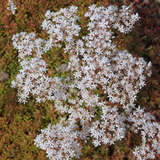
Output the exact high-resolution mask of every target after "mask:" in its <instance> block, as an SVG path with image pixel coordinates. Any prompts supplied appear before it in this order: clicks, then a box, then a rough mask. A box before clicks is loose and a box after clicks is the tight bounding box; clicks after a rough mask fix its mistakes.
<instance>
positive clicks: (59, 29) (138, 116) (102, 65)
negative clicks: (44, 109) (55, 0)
mask: <svg viewBox="0 0 160 160" xmlns="http://www.w3.org/2000/svg"><path fill="white" fill-rule="evenodd" d="M77 11H78V8H77V7H75V6H71V7H69V8H64V9H60V11H59V12H51V11H47V12H46V14H45V17H46V19H45V20H44V21H43V23H42V28H43V30H45V31H46V32H47V33H48V35H49V38H48V40H43V39H41V38H38V39H36V36H35V33H30V34H27V33H25V32H22V33H19V34H16V35H14V36H13V38H12V40H13V46H14V48H16V49H18V52H19V56H18V58H19V62H20V65H21V69H20V70H19V73H18V74H17V76H16V79H15V80H14V81H12V87H15V88H18V96H19V102H22V103H25V102H27V99H28V98H29V97H30V95H33V96H34V97H35V98H36V101H37V102H44V101H46V100H50V101H53V102H54V107H55V109H56V110H57V111H58V112H60V114H61V115H62V116H63V118H62V120H61V121H60V122H59V123H57V124H56V125H51V124H49V126H48V128H46V129H43V130H41V134H39V135H38V136H37V137H36V139H35V145H36V146H38V147H40V148H41V149H43V150H46V153H47V156H48V157H49V158H50V159H52V160H53V159H54V160H55V159H56V160H62V159H70V158H72V157H76V158H79V156H80V154H81V149H82V146H81V141H82V140H84V141H85V142H87V140H88V139H89V138H91V139H92V142H93V145H94V146H95V147H97V146H100V145H101V144H110V145H111V144H114V143H115V142H116V141H118V140H121V139H123V138H124V137H125V132H126V127H127V125H128V123H127V124H126V123H125V122H126V121H128V122H129V123H131V124H132V128H131V129H132V130H133V131H134V132H137V131H141V135H142V139H143V140H142V146H140V147H137V148H136V149H135V150H134V155H135V156H136V157H137V158H138V159H139V160H141V159H144V157H145V156H146V157H145V158H146V159H149V158H150V159H153V158H154V155H155V153H156V152H158V153H159V146H158V141H159V138H160V137H159V135H157V133H158V131H159V127H160V125H159V124H158V123H156V122H154V123H152V119H153V117H152V116H151V115H150V114H148V113H144V111H142V112H139V111H141V109H139V110H138V109H137V108H136V107H135V104H134V103H135V100H136V95H137V93H138V92H139V90H140V89H141V88H142V87H144V86H145V81H146V78H147V77H150V76H151V62H149V63H147V62H145V61H144V59H143V58H136V57H133V56H132V55H131V54H129V53H128V51H127V50H124V51H120V50H118V49H117V48H116V45H115V44H114V43H113V39H114V38H115V37H114V36H113V35H114V34H113V33H114V32H113V31H114V30H113V29H117V30H118V31H120V32H121V33H124V34H127V33H129V32H130V31H131V30H132V28H133V26H134V24H135V23H136V21H137V20H138V19H139V16H138V14H137V13H136V14H134V12H133V10H132V9H131V8H130V7H127V6H122V8H120V9H119V8H118V7H116V6H114V5H111V6H108V7H107V8H105V7H97V6H96V5H92V6H90V7H89V9H88V11H87V13H86V14H85V17H86V18H88V19H89V23H88V35H85V36H83V37H80V36H79V32H80V30H81V28H80V26H79V25H78V23H77V21H80V19H79V17H78V16H77ZM63 43H64V44H65V45H62V44H63ZM52 47H63V50H64V53H65V54H67V55H68V63H67V64H62V65H61V66H60V67H58V68H56V69H57V71H59V72H60V73H67V75H68V76H66V77H63V76H55V75H53V77H49V76H47V64H46V63H45V61H44V60H43V59H42V55H43V54H44V53H45V52H47V50H49V49H51V48H52ZM122 110H123V112H122ZM119 111H120V112H119ZM124 113H125V114H124ZM148 115H149V117H150V118H148ZM144 121H147V123H146V124H145V123H144ZM151 130H152V131H151ZM146 137H147V138H146Z"/></svg>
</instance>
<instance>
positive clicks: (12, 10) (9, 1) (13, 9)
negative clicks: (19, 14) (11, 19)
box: [7, 0, 17, 14]
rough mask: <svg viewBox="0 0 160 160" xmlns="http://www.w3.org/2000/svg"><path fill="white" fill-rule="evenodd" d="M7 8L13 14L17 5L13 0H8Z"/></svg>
mask: <svg viewBox="0 0 160 160" xmlns="http://www.w3.org/2000/svg"><path fill="white" fill-rule="evenodd" d="M7 9H8V10H10V11H11V12H12V14H15V12H16V9H17V7H16V5H15V4H14V2H13V0H8V7H7Z"/></svg>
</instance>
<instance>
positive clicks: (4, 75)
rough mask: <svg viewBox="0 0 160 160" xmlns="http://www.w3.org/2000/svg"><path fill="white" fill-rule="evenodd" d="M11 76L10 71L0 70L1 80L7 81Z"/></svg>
mask: <svg viewBox="0 0 160 160" xmlns="http://www.w3.org/2000/svg"><path fill="white" fill-rule="evenodd" d="M8 77H9V75H8V73H6V72H0V81H5V80H7V79H8Z"/></svg>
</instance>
